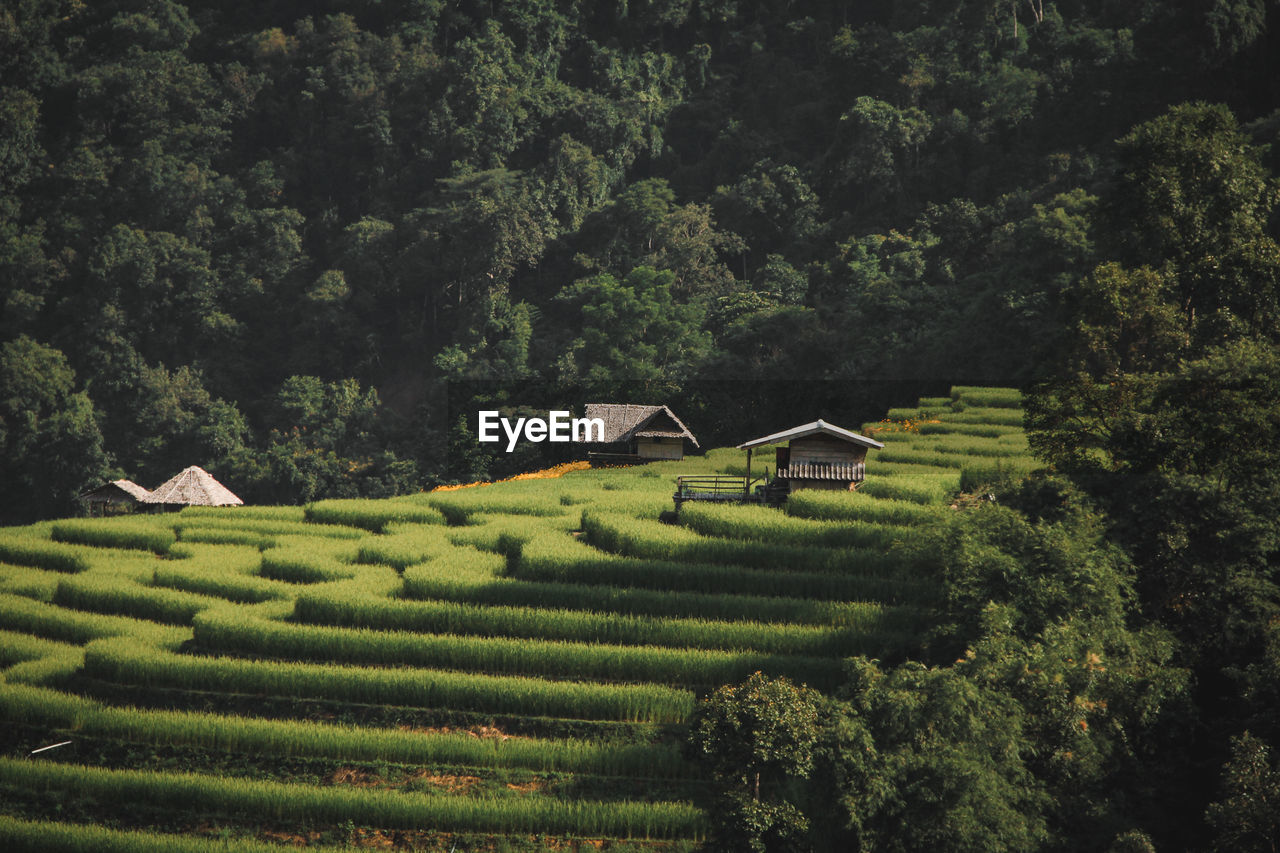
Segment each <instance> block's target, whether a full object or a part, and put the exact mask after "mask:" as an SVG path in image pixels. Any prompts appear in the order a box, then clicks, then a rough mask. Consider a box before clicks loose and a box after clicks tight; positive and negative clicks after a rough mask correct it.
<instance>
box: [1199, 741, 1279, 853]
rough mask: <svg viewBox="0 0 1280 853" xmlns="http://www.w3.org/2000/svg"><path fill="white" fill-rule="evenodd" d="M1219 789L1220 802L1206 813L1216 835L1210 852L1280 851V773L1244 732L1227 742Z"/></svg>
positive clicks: (1264, 749) (1265, 750) (1262, 747)
mask: <svg viewBox="0 0 1280 853" xmlns="http://www.w3.org/2000/svg"><path fill="white" fill-rule="evenodd" d="M1222 788H1223V794H1224V797H1223V799H1221V800H1220V801H1218V802H1215V803H1213V804H1211V805H1210V806H1209V811H1208V818H1209V822H1210V823H1212V824H1213V825H1214V827H1215V828H1216V829H1217V831H1218V835H1217V838H1216V839H1215V844H1214V849H1216V850H1222V851H1227V850H1277V849H1280V770H1278V769H1276V768H1275V767H1274V766H1272V762H1271V750H1270V749H1269V748H1268V747H1267V744H1266V743H1265V742H1264V741H1262V740H1261V739H1259V738H1257V737H1254V736H1253V735H1251V734H1249V733H1248V732H1245V733H1244V734H1242V735H1240V736H1239V737H1235V738H1232V739H1231V760H1230V761H1229V762H1227V764H1226V766H1225V767H1223V772H1222Z"/></svg>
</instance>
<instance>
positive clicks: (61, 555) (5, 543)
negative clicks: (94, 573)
mask: <svg viewBox="0 0 1280 853" xmlns="http://www.w3.org/2000/svg"><path fill="white" fill-rule="evenodd" d="M0 563H13V564H14V565H16V566H31V567H33V568H37V569H45V570H47V571H51V572H63V573H65V574H76V573H78V572H85V571H88V570H89V560H88V558H87V557H86V556H85V555H84V554H82V553H80V551H78V550H77V549H75V548H72V547H70V546H68V545H64V544H61V543H58V542H50V541H48V540H47V539H34V538H33V539H25V538H23V539H19V538H16V537H15V538H6V539H0Z"/></svg>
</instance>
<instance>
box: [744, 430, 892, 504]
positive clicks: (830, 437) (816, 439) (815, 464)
mask: <svg viewBox="0 0 1280 853" xmlns="http://www.w3.org/2000/svg"><path fill="white" fill-rule="evenodd" d="M784 441H785V442H786V443H787V446H786V447H779V448H777V451H776V455H775V462H776V463H777V465H776V469H775V471H774V479H775V480H777V481H779V482H780V483H785V485H786V488H787V491H788V492H794V491H796V490H798V489H838V490H842V491H849V490H852V489H855V488H857V486H858V484H859V483H861V482H862V480H863V478H864V476H865V471H866V459H867V451H868V450H870V449H877V450H878V449H880V448H882V447H884V445H883V444H881V443H880V442H878V441H876V440H875V439H874V438H867V437H866V436H865V435H859V434H858V433H856V432H850V431H849V430H847V429H842V428H840V427H838V426H835V425H833V424H829V423H827V422H826V421H824V420H822V419H821V418H819V419H818V420H816V421H814V422H813V423H807V424H801V425H800V426H798V427H792V428H791V429H787V430H783V431H782V432H775V433H773V434H772V435H766V436H762V437H761V438H755V439H752V440H751V441H747V442H743V443H742V444H739V445H738V449H739V450H746V451H747V477H748V479H750V477H751V450H752V449H753V448H756V447H764V446H767V445H770V444H781V443H782V442H784Z"/></svg>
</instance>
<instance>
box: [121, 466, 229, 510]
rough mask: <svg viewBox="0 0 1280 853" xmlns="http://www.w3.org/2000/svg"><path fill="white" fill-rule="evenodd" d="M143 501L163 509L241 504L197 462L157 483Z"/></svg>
mask: <svg viewBox="0 0 1280 853" xmlns="http://www.w3.org/2000/svg"><path fill="white" fill-rule="evenodd" d="M141 502H142V503H144V504H148V505H150V506H155V507H163V508H165V509H177V508H178V507H184V506H241V505H243V504H244V501H242V500H240V499H239V498H238V497H236V496H235V495H234V494H232V493H231V490H230V489H228V488H227V487H226V486H224V485H222V484H221V483H219V482H218V481H217V480H215V479H214V478H213V475H212V474H210V473H209V472H208V471H206V470H204V469H203V468H201V467H200V466H198V465H192V466H191V467H190V468H184V469H183V470H182V473H180V474H178V475H177V476H176V477H174V478H173V479H171V480H169V481H167V482H166V483H165V484H164V485H162V486H157V487H156V488H155V489H154V490H153V491H152V492H151V494H149V495H147V496H146V497H145V498H143V499H142V501H141Z"/></svg>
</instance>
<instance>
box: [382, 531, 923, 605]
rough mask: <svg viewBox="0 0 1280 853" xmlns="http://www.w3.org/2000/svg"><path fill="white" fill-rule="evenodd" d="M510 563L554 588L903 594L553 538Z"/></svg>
mask: <svg viewBox="0 0 1280 853" xmlns="http://www.w3.org/2000/svg"><path fill="white" fill-rule="evenodd" d="M513 563H514V566H513V567H514V574H515V576H516V577H519V578H522V579H524V580H536V581H552V582H557V583H578V584H592V585H603V586H613V587H642V588H647V589H657V590H672V591H680V592H685V591H689V592H702V593H723V594H729V595H752V596H790V597H795V598H814V599H822V600H829V601H857V600H875V599H880V598H882V597H887V596H893V595H895V594H898V593H900V592H901V584H900V582H899V581H897V580H894V579H891V578H885V577H878V576H874V575H853V574H840V573H835V572H806V571H785V572H780V571H770V570H767V569H746V568H739V567H737V566H726V565H720V564H715V563H701V564H700V563H684V562H676V561H673V560H654V559H644V558H639V557H620V556H618V555H617V554H612V553H609V552H608V551H601V550H599V549H598V548H593V547H591V546H590V545H588V544H587V543H584V542H581V541H578V540H575V539H573V538H571V537H569V536H567V535H557V534H544V535H541V536H537V537H534V538H533V539H531V540H529V541H528V542H524V543H522V544H521V546H520V548H519V551H518V552H516V553H515V554H514V559H513ZM407 586H408V584H407V583H406V587H407ZM757 618H758V617H757Z"/></svg>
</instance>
